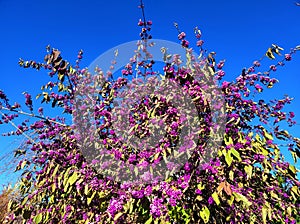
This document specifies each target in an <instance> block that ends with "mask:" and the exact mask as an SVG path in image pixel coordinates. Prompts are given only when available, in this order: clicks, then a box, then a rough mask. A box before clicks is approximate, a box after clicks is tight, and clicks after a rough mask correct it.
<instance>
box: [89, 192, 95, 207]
mask: <svg viewBox="0 0 300 224" xmlns="http://www.w3.org/2000/svg"><path fill="white" fill-rule="evenodd" d="M96 193H97V192H96V191H94V193H93V194H92V196H91V197H90V198H88V199H87V204H88V205H90V204H91V202H92V200H93V198H94V197H95V195H96Z"/></svg>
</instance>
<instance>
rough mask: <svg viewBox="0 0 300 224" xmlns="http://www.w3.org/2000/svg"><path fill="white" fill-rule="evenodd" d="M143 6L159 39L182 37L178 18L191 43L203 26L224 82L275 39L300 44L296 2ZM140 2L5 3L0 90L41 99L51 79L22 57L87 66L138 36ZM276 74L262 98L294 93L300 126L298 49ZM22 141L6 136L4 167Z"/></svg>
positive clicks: (149, 0)
mask: <svg viewBox="0 0 300 224" xmlns="http://www.w3.org/2000/svg"><path fill="white" fill-rule="evenodd" d="M144 4H145V10H146V17H147V19H149V20H150V19H151V20H152V21H153V28H152V31H151V34H152V36H153V38H155V39H164V40H169V41H174V42H177V41H178V40H177V31H176V29H175V28H174V26H173V23H174V22H177V23H178V24H179V27H180V29H181V30H182V31H185V32H186V34H187V39H188V40H189V41H190V42H193V41H194V35H193V28H194V27H195V26H198V27H199V28H200V29H201V30H202V34H203V39H204V41H205V44H204V48H205V49H207V50H208V51H215V52H216V53H217V55H216V59H217V60H222V59H226V65H225V67H224V70H225V72H226V76H225V78H224V80H229V81H230V80H234V79H235V78H236V77H237V76H238V75H239V74H240V72H241V70H242V68H243V67H249V66H251V65H252V62H253V61H254V60H256V59H259V58H260V57H261V56H262V55H263V54H264V53H265V51H266V50H267V49H268V47H270V45H271V44H272V43H275V44H278V45H279V46H281V47H283V48H284V49H285V50H286V51H289V49H290V48H292V47H295V46H296V45H300V7H299V6H296V5H295V4H294V1H293V0H251V1H241V0H229V1H223V0H210V1H201V0H185V1H178V0H144ZM138 5H139V0H115V1H99V0H87V1H78V0H72V1H71V0H63V1H61V0H60V1H59V0H51V1H45V0H30V1H21V0H14V1H11V0H0V40H1V41H0V89H2V90H3V91H4V92H5V93H6V94H7V95H8V97H9V98H10V100H11V103H13V102H15V101H21V102H24V100H23V97H22V92H24V91H28V92H29V93H31V94H32V95H33V96H35V95H36V94H37V93H38V90H39V88H40V86H41V85H42V84H44V83H46V82H48V81H49V77H48V75H47V73H46V72H45V71H43V70H41V71H40V72H37V71H34V70H32V69H28V70H27V69H22V68H20V67H19V66H18V59H19V58H20V57H22V58H23V59H25V60H36V61H41V62H42V61H43V57H44V55H45V54H46V51H45V47H46V46H47V45H48V44H50V45H51V46H52V47H54V48H58V49H59V50H61V51H62V56H63V57H64V58H65V59H66V60H68V61H69V62H71V63H74V62H75V60H76V57H77V52H78V50H80V49H83V50H84V59H83V61H82V67H85V66H88V65H89V64H90V63H91V62H92V61H93V60H94V59H96V58H97V57H98V56H99V55H101V54H102V53H103V52H105V51H107V50H109V49H110V48H112V47H115V46H117V45H119V44H122V43H125V42H129V41H133V40H137V39H139V32H140V27H138V26H137V22H138V20H139V19H140V18H141V11H140V9H139V8H138ZM263 63H264V64H265V65H266V66H269V65H271V64H273V63H274V62H272V61H271V60H267V59H265V60H264V61H263ZM272 76H273V77H275V78H277V79H279V81H280V83H279V84H278V85H276V86H275V87H274V88H273V89H271V90H268V91H267V92H265V93H264V95H263V96H264V97H265V98H267V99H269V98H277V99H278V98H280V97H283V95H284V94H288V95H290V96H291V97H294V98H295V100H294V101H293V104H292V105H291V106H289V107H288V109H290V110H293V111H295V113H296V120H297V121H298V123H299V124H300V52H298V53H296V55H294V57H293V59H292V61H291V62H288V63H287V64H286V66H284V67H281V68H279V69H278V71H277V72H276V73H274V74H272ZM7 130H13V128H12V127H10V126H7V127H5V126H3V125H1V126H0V131H1V132H2V131H7ZM299 131H300V126H299V125H298V126H296V127H295V128H293V129H292V130H291V131H290V132H292V133H294V134H295V135H296V136H298V137H300V132H299ZM18 141H19V140H18V139H16V138H15V137H10V138H3V137H0V170H2V171H3V169H4V168H6V167H8V166H7V165H9V164H11V163H10V162H7V161H5V160H3V159H2V160H1V158H3V157H6V158H8V156H12V153H11V152H12V150H13V149H14V148H15V147H17V146H18ZM283 150H286V149H283ZM286 155H287V158H289V157H288V154H286ZM297 167H298V168H299V166H297ZM4 170H5V169H4ZM13 179H14V176H13V175H12V174H10V173H9V172H6V173H3V172H1V171H0V185H2V184H7V183H8V182H10V181H12V180H13Z"/></svg>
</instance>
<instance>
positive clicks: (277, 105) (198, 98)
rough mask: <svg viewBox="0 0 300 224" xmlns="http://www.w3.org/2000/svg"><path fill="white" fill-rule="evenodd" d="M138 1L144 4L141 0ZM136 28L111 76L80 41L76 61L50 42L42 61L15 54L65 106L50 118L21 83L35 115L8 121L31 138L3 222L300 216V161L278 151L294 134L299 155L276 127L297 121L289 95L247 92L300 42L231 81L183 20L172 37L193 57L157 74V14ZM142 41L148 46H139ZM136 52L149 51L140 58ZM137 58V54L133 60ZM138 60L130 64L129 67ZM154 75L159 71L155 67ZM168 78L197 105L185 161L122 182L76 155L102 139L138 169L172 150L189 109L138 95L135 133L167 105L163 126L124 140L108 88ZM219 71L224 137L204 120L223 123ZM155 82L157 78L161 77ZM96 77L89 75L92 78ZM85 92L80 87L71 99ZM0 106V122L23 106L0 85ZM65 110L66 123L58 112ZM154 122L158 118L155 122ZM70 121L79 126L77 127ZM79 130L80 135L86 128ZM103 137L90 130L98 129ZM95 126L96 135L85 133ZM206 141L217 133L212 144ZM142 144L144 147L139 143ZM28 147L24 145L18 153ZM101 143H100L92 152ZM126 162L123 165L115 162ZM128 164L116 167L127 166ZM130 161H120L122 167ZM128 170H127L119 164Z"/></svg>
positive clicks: (170, 59) (174, 60)
mask: <svg viewBox="0 0 300 224" xmlns="http://www.w3.org/2000/svg"><path fill="white" fill-rule="evenodd" d="M141 7H142V8H143V5H142V6H141ZM138 25H139V26H141V28H142V32H141V39H142V40H141V41H140V42H139V50H140V52H142V53H141V54H137V55H135V57H133V58H132V60H130V62H129V63H128V65H126V66H125V68H124V70H122V72H121V73H122V75H120V77H118V78H117V79H114V77H113V75H112V74H113V64H112V68H111V71H110V72H108V73H104V72H103V71H101V69H98V70H97V71H96V74H95V75H92V74H91V72H90V71H88V70H87V69H81V68H80V67H79V63H80V60H81V59H82V55H83V51H79V53H78V60H77V61H76V64H75V65H74V66H73V65H70V63H69V62H67V61H66V60H64V59H63V58H62V56H61V52H60V51H59V50H57V49H50V47H47V55H46V56H45V62H44V63H38V62H35V61H24V60H22V59H21V60H20V62H19V64H20V66H22V67H24V68H34V69H38V70H39V69H41V68H44V69H46V70H49V76H50V77H51V78H52V80H53V79H55V80H54V81H49V82H48V83H47V84H45V85H44V86H42V88H41V89H42V91H41V93H40V94H39V95H38V96H37V98H41V102H42V103H44V104H49V105H51V106H52V107H53V108H63V110H64V114H65V116H64V117H63V116H62V117H55V118H49V117H46V116H44V115H43V109H42V108H39V109H38V115H35V114H34V111H35V108H34V107H33V99H32V97H31V95H30V94H29V93H24V96H25V100H26V101H25V105H26V106H27V107H28V110H29V112H28V113H27V114H29V115H31V116H33V117H35V118H36V120H35V121H34V122H33V123H29V121H28V120H25V121H24V122H22V123H21V124H20V125H15V127H16V131H15V132H13V133H9V134H15V135H25V136H26V137H27V138H28V141H27V142H26V144H25V145H23V146H22V148H19V149H18V150H16V152H15V156H16V157H20V162H19V164H18V166H17V167H16V170H23V171H24V172H23V173H22V178H21V180H20V182H19V184H18V188H19V191H20V194H21V198H20V200H11V201H10V202H9V205H8V207H9V210H10V214H9V216H8V218H7V220H6V221H7V222H10V223H13V222H14V220H15V219H16V217H19V216H22V218H23V220H24V223H59V222H61V223H257V222H262V223H296V219H298V221H299V215H300V214H299V211H300V203H299V198H300V191H299V186H300V182H299V180H298V179H297V173H298V170H297V169H296V168H295V166H293V165H291V164H290V163H288V162H287V161H285V160H284V158H283V156H282V152H281V150H280V145H281V144H282V143H285V144H288V145H289V150H290V152H291V154H292V156H293V158H294V159H295V162H296V160H297V159H298V158H299V150H300V139H299V138H296V137H294V136H292V135H290V134H289V133H288V131H287V130H284V129H283V128H281V123H283V122H284V121H286V122H287V124H288V125H289V126H293V125H294V124H295V122H294V120H293V117H294V114H293V112H284V110H283V109H284V106H285V105H286V104H289V103H290V102H291V100H292V99H291V98H290V97H288V96H285V97H284V98H283V99H280V100H273V101H270V102H265V101H264V100H263V99H260V100H258V101H255V100H254V97H253V95H251V94H252V93H253V94H254V95H259V94H260V92H262V91H264V90H267V89H268V88H272V87H273V86H274V85H275V84H276V83H277V82H278V80H277V79H275V78H272V77H271V76H270V75H271V74H272V71H275V70H276V68H277V67H278V66H281V65H283V64H284V62H285V61H289V60H291V57H292V55H293V54H294V53H295V52H296V51H298V50H300V47H299V46H298V47H296V48H294V49H292V50H291V52H289V53H288V54H285V55H284V56H283V59H282V60H279V62H278V63H277V64H275V65H272V66H270V70H268V71H267V72H265V73H261V72H259V71H256V70H259V67H260V62H261V60H262V59H261V60H259V61H255V62H254V63H253V66H251V67H250V68H248V69H244V70H243V71H242V73H241V75H240V76H238V77H237V78H236V80H235V81H232V82H227V81H223V82H221V80H222V79H223V77H224V75H225V72H224V71H223V66H224V63H225V62H224V61H220V62H219V63H216V59H215V52H211V53H209V54H207V53H206V51H205V50H204V49H203V43H204V42H203V40H202V39H201V32H200V30H199V29H198V28H196V29H195V35H196V38H197V46H198V47H199V49H200V57H199V58H195V57H193V55H192V50H191V48H189V45H190V44H189V42H188V41H187V39H186V37H185V36H186V35H185V33H184V32H182V31H180V30H179V27H178V24H175V26H176V28H177V30H178V33H179V35H178V38H179V40H180V41H181V45H182V47H183V48H184V49H185V50H186V52H187V54H186V56H187V58H189V60H188V61H187V63H186V64H183V63H181V62H180V60H181V59H180V57H179V56H176V55H169V54H168V52H167V50H166V49H162V52H163V54H164V56H165V65H164V74H162V75H161V74H158V73H155V72H154V71H153V69H152V67H153V65H154V63H155V62H154V61H153V60H151V55H147V50H146V49H147V47H151V44H152V43H151V41H150V39H151V36H150V34H149V31H150V29H151V25H152V22H151V21H148V22H146V20H145V19H144V18H143V20H140V21H139V24H138ZM145 46H146V47H145ZM282 50H283V49H282V48H281V47H279V46H278V45H275V44H273V45H272V46H271V47H270V48H269V49H268V51H267V52H266V58H270V59H273V60H275V59H276V58H277V56H278V55H280V51H282ZM143 54H145V55H147V57H146V59H143ZM139 61H140V62H139ZM133 68H137V69H136V70H134V69H133ZM155 77H159V78H160V79H155ZM161 79H163V80H166V82H169V83H175V84H177V85H179V86H180V87H181V88H182V90H183V92H184V94H186V95H187V96H189V97H190V99H192V101H193V102H194V104H195V107H196V109H197V116H198V118H199V126H197V130H196V135H193V136H194V137H195V136H196V138H197V144H196V145H193V146H191V145H186V146H185V150H187V149H189V147H193V153H192V155H191V156H190V157H189V160H188V161H187V163H185V164H184V166H182V167H181V168H180V169H179V170H177V171H176V172H173V173H172V172H171V171H172V169H170V173H169V175H167V176H166V178H165V179H164V180H161V181H152V182H150V183H148V182H147V183H144V184H139V185H136V184H134V183H131V182H128V183H127V182H118V181H116V180H114V179H112V178H110V174H106V175H104V174H103V173H105V170H104V168H102V169H103V170H102V171H103V173H102V172H97V169H96V167H95V166H93V164H91V163H89V162H88V161H87V158H86V157H84V156H83V151H84V150H85V149H87V148H89V149H90V148H91V147H93V148H95V150H97V149H98V150H99V149H101V150H106V152H107V153H108V154H110V156H111V157H112V158H117V159H118V160H119V161H120V163H118V164H117V165H118V167H117V170H118V171H120V170H122V165H124V164H131V165H132V167H139V169H138V170H137V171H136V170H134V172H137V173H139V172H140V173H142V172H143V169H144V168H145V167H146V166H147V165H148V164H150V163H155V162H157V161H160V160H167V159H168V157H169V156H171V155H172V154H175V152H177V151H176V146H177V145H178V144H179V137H180V132H181V131H182V130H183V126H184V123H185V120H184V119H182V118H181V117H182V114H180V113H179V109H180V108H179V109H178V108H174V105H172V103H171V102H172V100H174V99H176V95H171V96H170V98H169V99H166V98H164V97H162V96H161V95H159V94H156V93H152V94H148V95H147V96H146V97H145V98H144V99H143V100H142V101H140V102H138V103H136V104H135V105H134V106H133V107H132V110H131V112H130V114H129V117H128V118H126V119H128V120H129V121H128V124H129V125H130V127H131V129H130V130H131V133H130V134H131V135H132V136H137V137H139V138H143V137H144V136H150V135H151V131H150V130H149V128H148V126H147V125H148V124H150V123H151V122H152V121H153V120H154V118H161V117H164V121H165V123H166V130H167V132H166V133H167V134H165V135H164V136H159V138H158V140H157V142H156V144H155V145H154V146H153V147H150V148H147V150H145V149H144V150H143V148H141V147H140V148H138V150H134V149H133V148H132V146H131V145H130V144H129V143H128V141H124V140H123V139H121V138H120V137H119V136H118V135H116V134H115V132H116V131H117V130H116V129H115V128H114V127H113V126H112V117H113V115H112V114H113V111H114V110H115V108H116V107H114V106H113V102H114V100H117V99H118V97H119V96H120V95H118V94H120V93H122V91H124V88H125V87H126V86H127V85H128V83H130V88H129V90H128V92H127V93H130V94H131V93H134V91H136V90H137V89H138V88H139V87H140V86H142V84H141V83H143V80H144V81H145V80H147V81H149V82H154V83H155V82H158V81H159V80H161ZM210 82H213V83H214V84H215V83H217V85H218V87H219V88H220V92H219V94H221V96H222V97H223V99H224V105H217V108H214V109H218V110H219V111H222V110H224V111H223V112H224V113H225V114H226V117H225V124H224V125H225V129H224V135H222V136H221V137H222V139H221V144H217V145H214V144H213V143H211V142H209V141H208V139H209V138H210V137H211V132H212V131H216V132H217V133H219V132H218V131H219V129H220V128H221V127H219V126H215V125H213V124H214V123H213V117H212V112H211V109H212V108H211V105H210V104H209V102H207V95H205V93H209V92H210V93H213V94H216V92H213V91H216V90H212V89H210V85H205V84H207V83H210ZM158 85H159V83H158ZM95 86H96V87H95ZM87 92H88V93H89V94H91V95H93V96H95V97H96V98H95V99H96V101H95V102H94V107H93V110H92V111H91V110H89V109H90V108H89V107H87V105H89V103H90V102H89V100H90V99H88V98H85V96H87V94H86V93H87ZM78 94H79V95H80V94H82V95H80V96H82V99H81V100H80V101H78V100H76V98H77V99H78ZM0 99H1V102H2V111H4V110H7V111H8V112H7V113H3V112H2V111H0V112H1V114H2V118H1V120H0V124H5V123H12V124H14V123H13V120H14V119H15V118H16V117H17V116H18V114H25V115H26V112H24V111H23V110H21V106H20V104H17V103H16V104H14V105H11V104H10V103H9V100H8V98H7V96H6V95H5V94H4V92H3V91H0ZM90 114H92V116H93V117H94V118H95V124H94V126H95V127H96V128H95V129H93V128H90V127H91V125H93V124H91V123H89V122H90V121H89V120H88V117H89V116H90ZM71 116H72V118H73V122H72V124H71V125H69V124H67V122H65V120H66V117H68V118H70V117H71ZM153 125H154V126H155V125H157V124H156V123H155V122H153ZM75 130H80V131H81V132H80V133H81V135H78V133H77V132H76V131H75ZM82 133H85V134H86V135H83V134H82ZM96 136H97V137H98V138H99V139H94V138H95V137H96ZM90 138H92V139H93V140H95V142H96V143H97V144H98V146H99V145H100V146H101V147H100V148H99V147H98V148H97V147H96V146H95V145H92V146H91V145H89V144H90V142H94V141H91V139H90ZM209 144H213V145H209ZM209 147H212V148H215V149H216V156H214V157H212V158H211V159H208V160H207V159H206V158H210V156H211V151H210V150H207V149H209ZM145 151H147V153H145ZM27 153H32V154H33V156H31V157H23V156H24V154H25V155H26V154H27ZM96 153H97V152H96ZM120 164H121V165H120ZM122 171H123V170H122ZM124 171H126V169H125V170H124ZM121 173H122V174H124V175H126V172H121Z"/></svg>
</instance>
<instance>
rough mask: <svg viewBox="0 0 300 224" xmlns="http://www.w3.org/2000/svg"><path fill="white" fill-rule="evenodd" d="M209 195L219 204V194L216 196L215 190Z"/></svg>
mask: <svg viewBox="0 0 300 224" xmlns="http://www.w3.org/2000/svg"><path fill="white" fill-rule="evenodd" d="M211 196H212V198H213V199H214V201H215V202H216V204H217V205H219V204H220V199H219V196H218V194H217V192H214V193H213V194H212V195H211Z"/></svg>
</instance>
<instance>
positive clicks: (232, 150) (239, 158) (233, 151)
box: [230, 148, 242, 162]
mask: <svg viewBox="0 0 300 224" xmlns="http://www.w3.org/2000/svg"><path fill="white" fill-rule="evenodd" d="M230 151H231V153H232V155H234V156H235V158H237V159H238V160H239V162H241V161H242V159H241V156H240V153H239V152H238V151H236V150H235V149H234V148H231V149H230Z"/></svg>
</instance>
